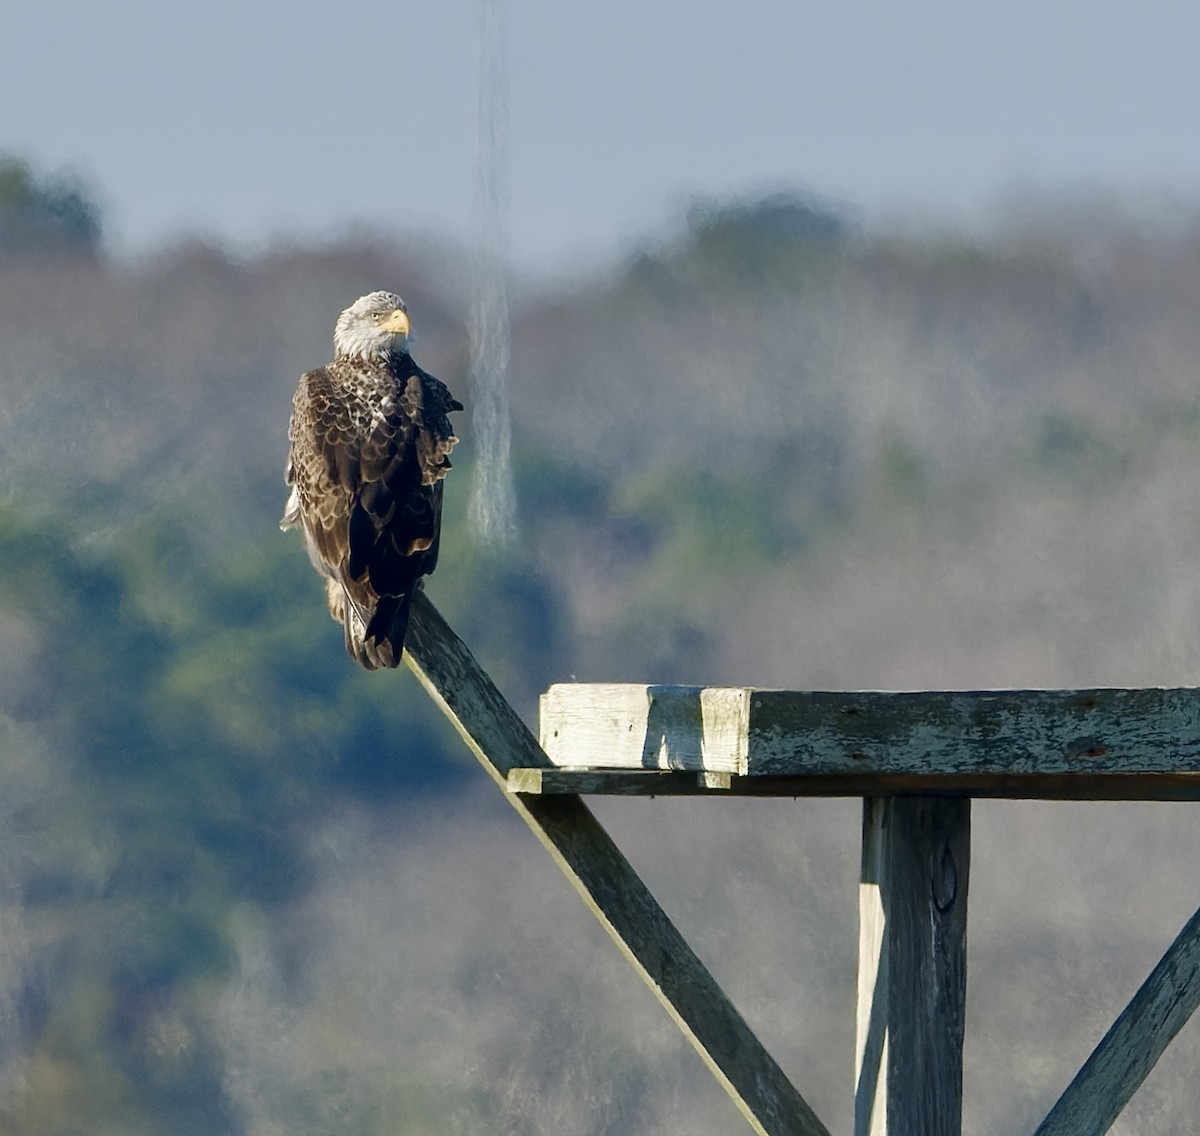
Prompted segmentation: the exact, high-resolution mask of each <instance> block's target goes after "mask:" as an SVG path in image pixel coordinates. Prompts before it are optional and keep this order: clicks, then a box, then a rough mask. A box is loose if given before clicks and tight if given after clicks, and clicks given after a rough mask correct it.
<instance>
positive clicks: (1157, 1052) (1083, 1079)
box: [1035, 911, 1200, 1136]
mask: <svg viewBox="0 0 1200 1136" xmlns="http://www.w3.org/2000/svg"><path fill="white" fill-rule="evenodd" d="M1198 1005H1200V911H1197V912H1196V914H1195V915H1193V916H1192V917H1191V919H1189V920H1188V922H1187V924H1186V925H1185V926H1184V928H1183V930H1182V931H1180V932H1179V935H1178V936H1177V937H1176V939H1175V941H1174V942H1173V943H1172V944H1171V945H1170V947H1168V948H1167V953H1166V954H1165V955H1163V957H1162V958H1161V959H1160V960H1159V963H1158V965H1157V966H1156V967H1155V968H1154V970H1152V971H1151V972H1150V977H1149V978H1147V979H1146V981H1145V982H1144V983H1142V986H1141V989H1139V990H1138V992H1137V993H1136V994H1135V995H1134V996H1133V999H1132V1000H1131V1001H1130V1003H1129V1005H1128V1006H1126V1007H1125V1009H1124V1010H1123V1011H1122V1012H1121V1016H1120V1017H1119V1018H1117V1020H1116V1021H1115V1022H1114V1023H1113V1026H1112V1028H1111V1029H1110V1030H1109V1031H1108V1033H1106V1034H1105V1035H1104V1038H1103V1040H1102V1041H1101V1042H1100V1044H1099V1045H1098V1046H1096V1049H1095V1051H1094V1052H1093V1053H1092V1055H1091V1056H1090V1057H1089V1058H1088V1059H1087V1061H1086V1062H1084V1065H1083V1068H1082V1069H1080V1070H1079V1072H1078V1073H1077V1074H1076V1075H1075V1079H1074V1080H1073V1081H1072V1082H1071V1084H1070V1085H1069V1086H1068V1087H1067V1090H1066V1092H1064V1093H1063V1095H1062V1096H1061V1097H1060V1098H1059V1100H1058V1103H1057V1104H1056V1105H1055V1106H1054V1107H1053V1108H1052V1109H1051V1110H1050V1114H1049V1115H1048V1116H1047V1117H1046V1119H1045V1120H1044V1121H1042V1123H1041V1125H1040V1126H1039V1127H1038V1130H1037V1132H1036V1134H1035V1136H1101V1133H1104V1132H1107V1131H1108V1130H1109V1128H1111V1127H1112V1124H1113V1122H1114V1121H1115V1120H1116V1119H1117V1117H1118V1116H1119V1115H1120V1113H1121V1110H1122V1109H1123V1108H1124V1107H1125V1106H1126V1104H1128V1103H1129V1098H1130V1097H1131V1096H1133V1094H1134V1093H1135V1092H1137V1090H1138V1089H1139V1088H1140V1087H1141V1084H1142V1082H1143V1081H1144V1080H1145V1079H1146V1077H1147V1075H1148V1074H1149V1073H1150V1070H1151V1069H1153V1068H1154V1066H1155V1064H1156V1063H1157V1061H1158V1059H1159V1058H1160V1057H1161V1056H1162V1055H1163V1050H1165V1049H1166V1048H1167V1046H1168V1045H1169V1044H1170V1042H1171V1039H1172V1038H1173V1037H1174V1036H1175V1035H1176V1034H1177V1033H1178V1032H1179V1031H1180V1030H1181V1029H1182V1028H1183V1026H1184V1024H1185V1023H1186V1022H1187V1020H1188V1019H1189V1018H1190V1017H1191V1016H1192V1014H1193V1013H1194V1012H1195V1010H1196V1008H1197V1006H1198Z"/></svg>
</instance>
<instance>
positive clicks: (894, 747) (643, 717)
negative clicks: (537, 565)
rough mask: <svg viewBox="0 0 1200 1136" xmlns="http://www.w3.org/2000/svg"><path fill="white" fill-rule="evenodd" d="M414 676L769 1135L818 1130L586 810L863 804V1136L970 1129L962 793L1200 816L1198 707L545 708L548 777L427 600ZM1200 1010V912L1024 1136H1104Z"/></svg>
mask: <svg viewBox="0 0 1200 1136" xmlns="http://www.w3.org/2000/svg"><path fill="white" fill-rule="evenodd" d="M405 661H406V662H407V663H408V665H409V667H410V668H411V669H412V671H413V672H414V673H415V674H416V676H417V678H418V679H419V680H420V681H421V683H422V684H423V685H424V686H425V688H426V690H427V691H428V692H429V694H430V696H431V697H432V698H433V700H434V701H435V702H436V703H437V704H438V705H439V706H440V707H441V708H442V710H443V712H444V713H445V714H446V715H447V717H448V718H449V719H450V720H451V722H452V723H453V724H454V725H455V727H456V728H457V730H458V732H459V734H460V735H461V736H462V738H463V740H464V741H465V742H466V744H467V746H468V747H469V748H470V750H471V751H472V752H473V753H474V754H475V756H476V757H477V758H478V759H479V761H480V763H481V764H482V765H483V767H484V768H485V769H486V770H487V771H488V773H489V774H490V775H491V777H492V778H493V780H494V781H495V782H496V784H497V785H498V786H500V787H501V788H502V789H503V790H504V791H505V794H506V797H507V799H508V800H509V802H510V803H511V804H512V806H513V807H514V808H515V809H516V811H517V812H518V814H519V815H520V816H521V817H522V818H523V819H524V820H525V822H526V823H527V824H528V825H529V827H530V828H531V829H532V830H533V832H534V834H535V835H536V836H537V837H538V839H539V840H540V841H541V843H542V844H543V846H544V847H545V848H546V849H547V851H548V852H549V853H550V855H551V857H552V858H553V859H554V861H555V863H557V864H558V866H559V868H560V869H561V870H562V871H563V873H564V874H565V875H566V877H567V879H568V880H569V881H570V882H571V883H572V885H573V886H574V887H575V889H576V891H577V892H578V893H579V895H580V896H581V898H582V899H583V901H584V902H585V903H586V904H587V906H588V907H589V908H590V909H591V911H592V913H593V914H594V915H595V916H596V917H597V919H599V920H600V922H601V924H602V925H603V926H604V928H605V929H606V930H607V931H608V933H609V935H610V936H611V937H612V939H613V941H614V942H615V943H616V945H617V947H618V948H619V949H620V951H621V952H622V954H624V956H625V957H626V959H627V960H628V961H629V963H630V964H631V965H632V966H633V967H634V969H635V970H636V971H637V972H638V973H639V974H640V975H641V976H642V978H643V980H644V981H645V982H646V983H647V984H648V985H649V986H650V988H651V989H652V990H653V991H654V993H655V994H656V996H657V997H658V999H659V1001H660V1002H661V1003H662V1004H663V1006H664V1007H665V1008H666V1010H667V1012H668V1013H669V1014H670V1015H671V1017H672V1018H673V1019H674V1021H675V1022H676V1024H677V1025H678V1026H679V1028H680V1029H681V1030H682V1031H683V1033H684V1035H685V1036H686V1037H687V1039H688V1040H689V1041H690V1042H691V1043H692V1045H693V1046H694V1047H695V1049H696V1051H697V1052H698V1053H699V1054H700V1056H701V1057H702V1058H703V1060H704V1061H705V1063H706V1064H707V1065H708V1067H709V1069H710V1070H711V1071H712V1072H713V1074H714V1076H716V1078H717V1080H718V1081H719V1082H720V1083H721V1084H722V1086H723V1087H724V1088H725V1090H726V1091H727V1092H728V1093H729V1095H730V1097H731V1098H732V1099H733V1101H734V1102H735V1104H736V1105H737V1107H738V1108H739V1109H740V1111H741V1112H742V1114H743V1115H744V1116H745V1118H746V1120H747V1121H748V1122H749V1124H750V1126H751V1128H752V1129H753V1130H754V1131H755V1132H757V1133H759V1134H760V1136H828V1130H827V1129H826V1128H825V1126H824V1125H823V1124H822V1123H821V1121H820V1120H819V1119H818V1118H817V1116H816V1115H815V1114H814V1113H813V1111H812V1109H811V1108H810V1107H809V1106H808V1104H807V1103H806V1102H805V1100H804V1098H803V1097H802V1096H801V1095H800V1094H799V1093H798V1092H797V1091H796V1089H795V1088H794V1087H793V1085H792V1084H791V1082H790V1081H789V1080H788V1078H787V1077H786V1076H785V1075H784V1073H783V1071H782V1070H781V1069H780V1068H779V1066H778V1065H777V1064H776V1063H775V1061H774V1060H773V1059H772V1058H771V1056H770V1054H768V1053H767V1052H766V1050H765V1049H764V1048H763V1046H762V1045H761V1043H760V1042H759V1041H758V1039H757V1038H756V1037H755V1036H754V1034H753V1032H752V1031H751V1030H750V1028H749V1026H748V1025H747V1024H746V1022H745V1021H744V1020H743V1019H742V1017H741V1015H740V1014H739V1013H738V1012H737V1010H736V1009H735V1008H734V1007H733V1005H732V1004H731V1003H730V1002H729V1000H728V998H726V996H725V994H724V993H723V992H722V990H721V988H720V987H719V986H718V984H717V982H716V981H715V979H714V978H713V977H712V975H711V974H710V973H709V972H708V970H707V969H706V968H705V966H704V965H703V963H701V961H700V960H699V959H698V958H697V957H696V955H695V952H693V951H692V949H691V947H690V946H689V945H688V943H687V941H686V940H685V939H684V938H683V936H682V935H681V934H680V933H679V931H678V930H677V929H676V928H675V926H674V925H673V924H672V923H671V921H670V920H669V919H668V918H667V916H666V914H665V913H664V912H663V910H662V908H661V907H659V905H658V903H657V902H656V900H655V899H654V897H653V896H652V895H651V894H650V892H649V890H648V889H647V888H646V886H645V884H643V883H642V881H641V880H640V879H639V878H638V876H637V874H636V873H635V872H634V870H633V868H632V867H631V866H630V865H629V863H628V861H626V859H625V858H624V856H622V854H621V852H620V851H619V849H617V847H616V845H615V844H614V843H613V841H612V840H611V838H610V837H609V836H608V834H607V833H606V832H605V831H604V829H603V828H602V827H601V825H600V823H599V821H597V820H596V818H595V817H594V815H593V814H592V813H591V811H590V810H589V809H588V808H587V806H586V805H585V804H584V803H583V801H582V800H581V798H580V796H579V794H580V793H581V792H591V793H620V794H628V793H648V794H651V795H667V794H671V793H687V794H698V793H699V794H717V795H719V794H725V795H729V794H733V793H744V794H750V795H786V796H803V795H831V796H845V795H854V796H862V797H863V871H862V882H861V884H860V890H859V913H860V939H859V999H858V1019H857V1020H858V1028H857V1045H856V1063H855V1064H856V1068H855V1074H856V1078H855V1126H854V1130H855V1136H960V1133H961V1131H962V1042H963V1032H964V1025H965V1019H966V926H967V918H966V916H967V890H968V883H969V876H970V798H971V797H972V796H1019V797H1042V798H1049V799H1064V798H1073V799H1080V798H1083V799H1092V798H1098V799H1186V800H1196V799H1200V691H1196V690H1190V689H1189V690H1173V691H1172V690H1165V691H1164V690H1157V689H1147V690H1109V691H1103V690H1101V691H1018V692H925V693H914V694H901V695H890V694H885V693H880V692H853V693H849V694H843V695H837V694H789V692H782V691H766V692H760V691H752V690H749V689H746V688H705V689H699V688H677V687H632V686H624V687H618V686H612V687H607V688H591V689H589V688H576V690H577V692H578V696H579V698H578V702H577V704H575V705H574V706H568V709H567V712H566V713H562V712H561V710H562V706H561V705H559V710H558V711H557V712H555V713H552V714H551V715H549V716H548V715H547V701H548V700H549V701H550V702H551V703H554V702H555V700H556V699H557V700H558V703H562V701H563V699H564V698H565V699H566V701H567V703H570V702H571V699H572V698H573V697H575V695H574V694H573V693H572V688H570V687H556V688H552V690H551V691H550V692H549V693H548V695H546V696H544V699H543V734H544V737H543V740H544V741H545V742H546V743H547V749H549V750H550V751H551V755H552V756H547V752H546V750H544V749H543V748H542V746H540V745H539V744H538V742H537V740H536V739H535V738H534V737H533V735H532V734H531V733H530V731H529V729H528V728H527V727H526V726H525V724H524V723H523V722H522V721H521V719H520V718H519V716H518V715H517V714H516V712H515V711H514V710H513V709H512V707H511V706H509V705H508V703H507V702H506V701H505V699H504V698H503V696H502V695H501V694H500V693H499V691H498V690H497V689H496V687H495V685H494V684H493V683H492V681H491V680H490V679H489V678H488V676H487V674H486V673H485V672H484V671H483V669H482V668H481V667H480V666H479V664H478V663H477V662H476V661H475V659H474V658H473V657H472V656H471V653H470V652H469V651H468V650H467V648H466V647H465V646H464V645H463V643H462V641H461V640H460V639H459V638H458V637H457V636H456V635H455V634H454V632H453V631H452V630H451V629H450V627H449V626H448V625H447V624H446V622H445V621H444V620H443V619H442V617H441V616H440V614H439V613H438V612H437V610H436V608H434V606H433V604H432V603H431V602H430V601H429V599H428V598H427V597H426V596H425V595H424V593H418V595H417V597H416V600H415V602H414V604H413V611H412V617H411V622H410V624H409V631H408V640H407V643H406V651H405ZM601 689H603V690H605V691H607V693H606V694H604V695H603V697H601V699H600V702H599V703H597V701H596V699H597V694H596V692H597V691H598V690H601ZM556 692H557V693H556ZM564 692H565V693H564ZM589 715H590V716H591V719H592V720H593V723H592V724H593V725H594V724H595V722H599V724H600V727H601V732H602V733H603V731H605V730H606V731H607V733H603V739H606V740H599V741H598V740H597V739H596V738H592V739H591V741H592V743H593V744H595V745H599V746H602V747H603V748H602V750H601V752H603V753H604V754H605V755H606V758H607V760H608V762H609V763H610V764H616V765H619V766H620V767H619V768H616V769H611V768H599V767H597V765H592V764H591V763H590V762H589V761H588V754H587V747H586V745H583V746H580V744H579V741H580V739H581V738H584V737H586V736H587V734H588V729H584V730H583V731H582V732H580V723H581V721H584V720H586V719H588V717H589ZM548 717H549V719H550V724H549V725H548V724H547V719H548ZM585 724H586V722H585ZM547 731H549V732H550V733H551V734H553V735H554V736H553V737H547V736H545V735H546V733H547ZM756 731H757V732H756ZM622 746H624V747H625V749H624V750H622ZM614 755H615V756H616V760H615V761H614V760H613V757H614ZM552 757H553V758H555V759H556V760H552ZM564 757H565V758H566V760H564ZM756 760H757V761H759V762H760V764H759V766H758V767H755V764H754V763H755V761H756ZM564 765H572V766H576V765H578V766H584V768H562V766H564ZM1198 1004H1200V911H1198V912H1197V913H1196V915H1194V916H1193V917H1192V919H1191V920H1190V921H1189V922H1188V924H1187V925H1186V926H1185V927H1184V929H1183V930H1182V931H1181V932H1180V934H1179V936H1178V938H1177V939H1176V940H1175V942H1174V943H1173V944H1172V945H1171V947H1170V948H1169V949H1168V951H1167V953H1166V954H1165V955H1164V956H1163V958H1162V960H1161V961H1160V962H1159V964H1158V966H1156V967H1155V969H1154V971H1153V972H1152V973H1151V975H1150V977H1149V978H1148V979H1147V980H1146V982H1145V983H1144V984H1143V985H1142V987H1141V989H1140V990H1139V991H1138V992H1137V994H1135V995H1134V998H1133V1000H1132V1001H1131V1002H1130V1003H1129V1005H1128V1006H1127V1007H1126V1009H1125V1010H1124V1011H1123V1012H1122V1014H1121V1016H1120V1017H1119V1018H1118V1019H1117V1021H1116V1022H1115V1023H1114V1025H1113V1027H1112V1028H1111V1029H1110V1030H1109V1032H1108V1033H1107V1034H1106V1035H1105V1037H1104V1038H1103V1040H1102V1041H1101V1042H1100V1044H1099V1045H1098V1046H1097V1047H1096V1050H1095V1051H1094V1052H1093V1054H1092V1056H1091V1057H1089V1058H1088V1060H1087V1062H1086V1063H1085V1064H1084V1066H1083V1068H1082V1069H1081V1070H1080V1071H1079V1073H1078V1075H1077V1076H1076V1077H1075V1079H1074V1080H1073V1081H1072V1082H1071V1084H1070V1086H1069V1087H1068V1088H1067V1090H1066V1092H1065V1093H1064V1094H1063V1096H1062V1097H1061V1098H1060V1100H1059V1101H1058V1103H1057V1104H1056V1105H1055V1106H1054V1108H1053V1109H1052V1110H1051V1112H1050V1114H1049V1115H1048V1116H1047V1118H1046V1120H1045V1121H1044V1122H1043V1123H1042V1124H1041V1125H1040V1126H1039V1128H1038V1129H1037V1132H1036V1133H1035V1136H1101V1134H1102V1133H1104V1132H1107V1131H1108V1129H1109V1127H1110V1126H1111V1125H1112V1123H1113V1121H1114V1120H1115V1119H1116V1117H1117V1115H1118V1114H1119V1113H1120V1111H1121V1109H1122V1108H1124V1106H1125V1104H1126V1103H1127V1102H1128V1101H1129V1098H1130V1097H1131V1096H1132V1095H1133V1093H1134V1092H1135V1091H1136V1090H1137V1089H1138V1087H1139V1086H1140V1085H1141V1083H1142V1081H1143V1080H1144V1079H1145V1077H1146V1076H1147V1074H1148V1073H1149V1071H1150V1070H1151V1068H1153V1066H1154V1064H1155V1062H1156V1061H1157V1060H1158V1058H1159V1057H1160V1056H1161V1054H1162V1052H1163V1050H1164V1049H1165V1048H1166V1046H1167V1045H1168V1043H1169V1042H1170V1041H1171V1039H1172V1038H1173V1037H1174V1036H1175V1034H1176V1033H1178V1031H1179V1030H1180V1029H1181V1028H1182V1026H1183V1025H1184V1023H1185V1022H1186V1021H1187V1020H1188V1018H1189V1017H1190V1016H1191V1014H1192V1012H1193V1011H1194V1010H1195V1009H1196V1007H1197V1005H1198Z"/></svg>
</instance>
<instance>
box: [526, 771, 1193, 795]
mask: <svg viewBox="0 0 1200 1136" xmlns="http://www.w3.org/2000/svg"><path fill="white" fill-rule="evenodd" d="M705 778H710V779H713V778H716V779H719V781H718V782H717V783H708V782H706V781H705V780H704V779H705ZM508 789H509V792H517V793H541V794H546V795H549V794H556V793H584V794H597V795H610V796H643V797H672V796H686V797H695V796H712V797H722V796H723V797H730V796H733V797H738V796H741V797H875V796H878V797H882V796H907V797H929V796H938V797H992V798H999V799H1009V800H1012V799H1029V800H1048V801H1200V773H1140V774H1137V773H1088V772H1086V771H1078V772H1068V773H1013V774H986V773H985V774H972V773H941V774H939V773H908V774H901V773H872V772H867V773H857V774H828V773H816V774H797V775H792V776H781V775H774V774H754V773H749V774H745V775H738V774H736V773H706V772H702V771H695V770H676V769H669V770H668V769H513V770H511V771H510V773H509V776H508Z"/></svg>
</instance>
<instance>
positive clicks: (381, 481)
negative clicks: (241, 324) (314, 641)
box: [279, 292, 462, 670]
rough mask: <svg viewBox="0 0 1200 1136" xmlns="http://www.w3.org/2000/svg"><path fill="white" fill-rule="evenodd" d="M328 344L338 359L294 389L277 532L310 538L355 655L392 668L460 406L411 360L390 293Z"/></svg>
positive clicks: (429, 561)
mask: <svg viewBox="0 0 1200 1136" xmlns="http://www.w3.org/2000/svg"><path fill="white" fill-rule="evenodd" d="M333 343H334V348H335V351H334V360H333V362H332V363H330V364H328V365H327V366H325V367H320V368H318V369H317V370H315V371H309V372H307V373H306V374H304V375H302V376H301V377H300V385H299V386H298V387H297V388H296V397H295V399H294V400H293V402H292V420H291V425H290V427H289V429H288V439H289V441H290V442H291V452H290V454H289V455H288V463H287V473H286V481H287V484H288V485H289V486H291V495H290V496H289V497H288V501H287V505H286V507H285V508H284V512H283V520H282V521H281V522H280V525H279V527H280V528H281V529H289V528H292V527H293V526H294V525H300V526H301V528H302V529H303V530H304V543H305V546H306V548H307V549H308V555H309V559H311V560H312V562H313V566H314V567H315V568H316V569H317V571H318V572H320V573H321V575H322V576H324V577H325V597H326V601H327V603H328V605H329V614H330V615H331V616H333V618H334V619H335V620H337V621H338V622H339V623H341V624H342V625H343V626H344V627H345V630H346V650H347V651H348V652H349V654H350V656H351V658H353V659H354V660H356V661H357V662H358V663H360V664H361V665H362V666H364V667H366V668H367V670H375V669H376V668H378V667H394V666H396V665H397V664H398V663H399V662H400V656H401V654H402V652H403V649H404V632H405V630H406V628H407V627H408V613H409V608H410V606H411V604H412V599H413V594H414V592H415V590H416V588H417V587H418V581H419V580H420V579H421V577H422V576H426V575H428V574H429V573H430V572H432V571H433V569H434V567H435V566H436V565H437V557H438V541H439V538H440V534H441V525H442V479H443V478H444V477H445V476H446V473H447V471H448V470H449V469H450V457H449V455H450V451H451V449H452V448H453V447H454V444H455V442H457V441H458V439H457V438H456V437H455V436H454V434H453V432H452V430H451V427H450V420H449V418H448V417H447V415H448V414H449V413H450V412H451V411H454V410H462V403H460V402H459V401H458V400H457V399H455V398H454V397H453V396H452V395H451V394H450V391H449V390H448V389H447V388H446V386H445V384H443V383H442V382H440V381H439V380H437V379H435V378H434V377H433V376H432V375H429V374H426V373H425V372H424V371H423V370H421V368H420V367H418V366H417V364H416V363H414V362H413V359H412V356H411V355H410V354H409V322H408V309H407V308H406V307H405V306H404V301H403V300H401V299H400V297H399V296H397V295H396V294H395V293H394V292H371V293H370V294H369V295H366V296H363V297H361V298H360V299H358V300H355V301H354V303H353V304H351V305H350V307H348V308H347V309H346V310H345V311H344V312H342V314H341V315H340V316H338V319H337V324H336V326H335V328H334V333H333Z"/></svg>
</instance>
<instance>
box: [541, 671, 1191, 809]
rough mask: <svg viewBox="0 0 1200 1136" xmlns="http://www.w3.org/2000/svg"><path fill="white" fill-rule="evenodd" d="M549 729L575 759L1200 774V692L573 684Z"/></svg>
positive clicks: (838, 772) (549, 713) (983, 774)
mask: <svg viewBox="0 0 1200 1136" xmlns="http://www.w3.org/2000/svg"><path fill="white" fill-rule="evenodd" d="M541 735H542V741H543V744H544V746H545V749H546V753H547V755H548V756H549V758H550V760H551V761H552V762H553V763H554V764H555V765H561V766H572V765H573V766H584V767H595V768H625V769H712V770H720V771H724V772H730V773H735V774H741V775H749V774H753V775H763V776H783V777H789V776H804V777H820V776H825V777H868V776H869V777H894V778H901V779H902V778H924V777H930V776H944V777H975V778H982V779H987V778H1001V779H1003V778H1017V779H1020V778H1024V777H1026V776H1027V775H1031V774H1037V775H1051V774H1061V775H1066V776H1071V777H1073V776H1078V775H1086V776H1096V777H1114V776H1146V775H1151V776H1160V775H1163V774H1172V775H1175V776H1182V777H1186V776H1188V775H1191V776H1192V777H1194V778H1195V779H1197V780H1200V689H1197V688H1193V687H1184V688H1180V689H1160V688H1146V689H1133V690H1128V689H1096V690H981V691H917V692H890V691H843V692H827V691H787V690H756V689H754V688H751V687H666V686H645V685H636V684H627V683H625V684H621V683H603V684H588V683H581V684H573V683H568V684H559V685H557V686H552V687H551V688H550V689H549V690H548V691H547V692H546V694H545V695H543V698H542V709H541ZM1131 787H1132V786H1131ZM866 791H867V792H871V791H872V790H870V789H869V788H868V789H867V790H866ZM888 791H890V790H888ZM1138 792H1139V790H1137V789H1136V788H1134V795H1135V796H1136V795H1138Z"/></svg>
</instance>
